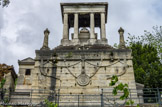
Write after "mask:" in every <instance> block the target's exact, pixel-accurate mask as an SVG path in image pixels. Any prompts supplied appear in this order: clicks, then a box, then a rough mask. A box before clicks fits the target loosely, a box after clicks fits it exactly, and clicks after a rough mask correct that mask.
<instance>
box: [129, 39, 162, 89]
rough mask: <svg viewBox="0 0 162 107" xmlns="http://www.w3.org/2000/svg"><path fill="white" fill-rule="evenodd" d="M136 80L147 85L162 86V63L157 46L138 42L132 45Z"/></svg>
mask: <svg viewBox="0 0 162 107" xmlns="http://www.w3.org/2000/svg"><path fill="white" fill-rule="evenodd" d="M131 49H132V56H133V68H134V73H135V80H136V82H138V83H142V84H144V85H145V87H149V88H156V87H162V84H161V83H162V64H161V62H160V60H159V57H158V52H157V49H156V48H155V47H153V46H152V45H149V44H142V43H141V42H136V43H133V44H132V45H131Z"/></svg>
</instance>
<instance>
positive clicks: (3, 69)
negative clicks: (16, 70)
mask: <svg viewBox="0 0 162 107" xmlns="http://www.w3.org/2000/svg"><path fill="white" fill-rule="evenodd" d="M12 69H13V66H9V65H6V64H0V81H1V80H2V79H3V76H4V74H7V73H9V72H11V71H12Z"/></svg>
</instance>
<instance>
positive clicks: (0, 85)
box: [0, 78, 6, 88]
mask: <svg viewBox="0 0 162 107" xmlns="http://www.w3.org/2000/svg"><path fill="white" fill-rule="evenodd" d="M5 82H6V79H4V78H3V79H2V81H1V83H0V88H3V85H4V84H5Z"/></svg>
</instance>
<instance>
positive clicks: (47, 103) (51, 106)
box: [45, 99, 57, 107]
mask: <svg viewBox="0 0 162 107" xmlns="http://www.w3.org/2000/svg"><path fill="white" fill-rule="evenodd" d="M45 104H46V106H47V107H57V104H55V103H53V102H50V101H49V100H47V99H46V100H45Z"/></svg>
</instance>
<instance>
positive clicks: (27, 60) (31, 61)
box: [18, 57, 35, 65]
mask: <svg viewBox="0 0 162 107" xmlns="http://www.w3.org/2000/svg"><path fill="white" fill-rule="evenodd" d="M34 63H35V62H34V59H33V58H31V57H28V58H25V59H23V60H18V64H19V65H20V64H25V65H34Z"/></svg>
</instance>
